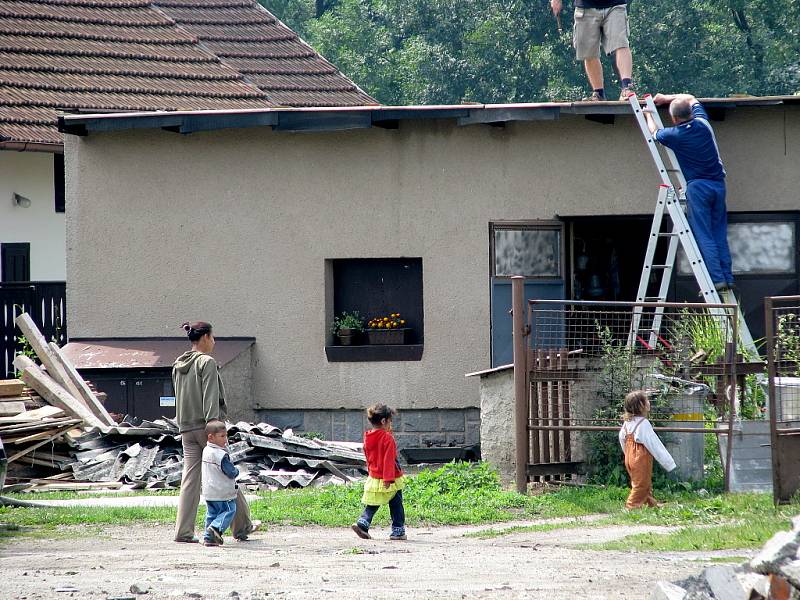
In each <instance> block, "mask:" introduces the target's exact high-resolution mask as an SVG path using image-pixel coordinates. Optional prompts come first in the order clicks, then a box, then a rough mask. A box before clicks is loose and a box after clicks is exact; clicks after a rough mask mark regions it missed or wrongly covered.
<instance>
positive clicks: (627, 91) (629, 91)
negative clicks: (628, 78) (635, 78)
mask: <svg viewBox="0 0 800 600" xmlns="http://www.w3.org/2000/svg"><path fill="white" fill-rule="evenodd" d="M635 93H636V89H635V88H634V87H633V84H631V85H627V86H625V87H624V88H622V89H621V90H620V92H619V101H620V102H627V101H628V96H632V95H633V94H635Z"/></svg>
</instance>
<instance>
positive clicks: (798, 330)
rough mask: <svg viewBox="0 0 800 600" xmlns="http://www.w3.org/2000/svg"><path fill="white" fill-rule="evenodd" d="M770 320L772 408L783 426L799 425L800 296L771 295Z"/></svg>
mask: <svg viewBox="0 0 800 600" xmlns="http://www.w3.org/2000/svg"><path fill="white" fill-rule="evenodd" d="M767 321H768V323H769V322H770V321H771V323H770V324H771V328H770V329H771V332H772V335H771V336H770V344H769V345H770V348H769V350H768V351H769V353H770V357H771V367H772V369H771V372H770V379H771V382H770V383H771V386H772V394H771V397H772V403H773V405H772V407H771V408H772V410H773V412H774V415H775V422H776V423H778V425H779V426H783V427H791V426H795V427H800V296H790V297H779V298H773V299H772V302H771V303H768V304H767Z"/></svg>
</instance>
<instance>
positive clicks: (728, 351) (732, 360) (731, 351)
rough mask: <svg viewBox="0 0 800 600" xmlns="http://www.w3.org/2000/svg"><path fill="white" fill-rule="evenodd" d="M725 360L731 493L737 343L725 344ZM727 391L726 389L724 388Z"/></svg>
mask: <svg viewBox="0 0 800 600" xmlns="http://www.w3.org/2000/svg"><path fill="white" fill-rule="evenodd" d="M736 335H737V333H736V315H734V317H733V339H734V340H735V339H736ZM725 360H726V362H727V363H728V367H729V368H728V369H726V370H727V371H728V372H729V373H730V376H729V379H728V386H729V387H728V388H727V389H726V392H725V395H726V396H728V397H729V398H730V401H729V403H728V447H727V449H726V450H727V453H726V454H727V458H726V459H725V473H724V478H725V483H724V489H725V491H726V492H730V491H731V472H732V469H733V465H732V464H731V463H732V462H733V425H734V423H735V421H736V343H735V342H728V343H726V344H725ZM723 389H725V388H723ZM727 390H730V394H728V392H727Z"/></svg>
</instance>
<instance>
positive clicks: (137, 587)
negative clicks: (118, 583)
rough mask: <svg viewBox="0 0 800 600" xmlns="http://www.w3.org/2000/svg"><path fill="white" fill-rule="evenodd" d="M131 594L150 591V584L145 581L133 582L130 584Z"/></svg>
mask: <svg viewBox="0 0 800 600" xmlns="http://www.w3.org/2000/svg"><path fill="white" fill-rule="evenodd" d="M130 590H131V594H139V595H141V594H149V593H150V586H149V585H148V584H146V583H139V582H137V583H134V584H131V587H130Z"/></svg>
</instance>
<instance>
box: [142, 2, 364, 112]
mask: <svg viewBox="0 0 800 600" xmlns="http://www.w3.org/2000/svg"><path fill="white" fill-rule="evenodd" d="M153 1H154V3H155V4H156V5H157V6H158V7H159V8H160V9H161V10H162V11H163V12H164V14H166V15H167V16H168V17H170V18H171V19H173V20H174V21H175V22H176V23H178V24H179V25H180V26H181V27H183V28H184V29H185V30H186V31H188V32H189V33H191V34H192V35H193V36H195V37H196V38H197V39H198V40H199V41H200V43H201V44H202V45H203V46H204V47H206V48H208V49H209V50H210V51H211V52H213V53H214V54H216V55H217V56H219V57H220V58H221V59H222V61H223V62H224V63H225V64H227V65H229V66H231V67H233V68H234V69H236V70H237V71H238V72H239V73H242V74H243V75H244V76H245V78H246V79H247V81H249V82H251V83H253V84H255V85H257V86H258V87H259V88H260V89H261V90H262V91H264V92H266V94H267V97H268V98H269V99H270V101H272V102H273V103H275V104H278V105H280V106H354V105H364V104H377V102H376V101H375V100H374V99H373V98H371V97H370V96H369V95H367V94H366V93H365V92H364V91H363V90H361V89H360V88H359V87H358V86H356V85H355V84H354V83H353V82H352V81H350V80H349V79H347V78H346V77H345V76H344V75H342V74H341V73H340V72H339V71H338V69H337V68H336V67H334V66H333V65H332V64H331V63H329V62H328V61H327V60H325V59H324V58H322V57H321V56H320V55H319V54H317V53H316V52H315V51H314V50H313V49H312V48H311V46H309V45H308V44H306V43H305V42H304V41H303V40H302V39H300V37H299V36H298V35H297V34H296V33H295V32H294V31H292V30H291V29H289V28H288V27H287V26H286V25H284V24H283V23H281V21H279V20H278V19H277V18H275V17H274V16H273V15H272V14H271V13H270V12H269V11H267V10H266V9H265V8H264V7H262V6H261V5H260V4H258V3H257V2H255V1H253V0H153Z"/></svg>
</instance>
